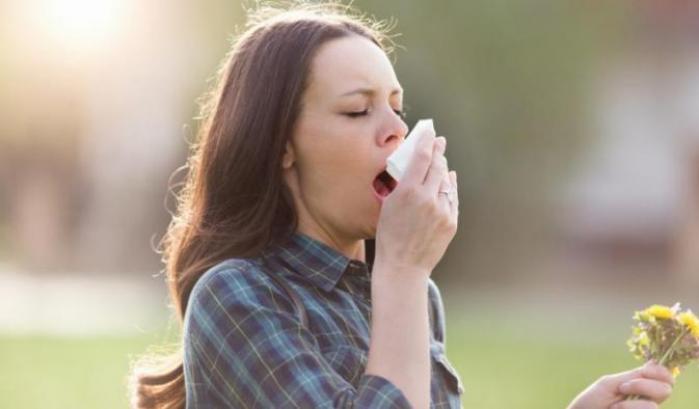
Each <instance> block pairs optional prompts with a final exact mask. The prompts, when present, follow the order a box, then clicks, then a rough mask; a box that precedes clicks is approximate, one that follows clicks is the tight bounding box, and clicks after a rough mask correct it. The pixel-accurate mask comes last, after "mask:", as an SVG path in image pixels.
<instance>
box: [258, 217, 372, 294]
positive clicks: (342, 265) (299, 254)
mask: <svg viewBox="0 0 699 409" xmlns="http://www.w3.org/2000/svg"><path fill="white" fill-rule="evenodd" d="M270 252H271V253H273V254H274V255H276V256H277V257H279V258H280V259H281V260H282V261H283V262H285V263H286V264H287V265H288V266H289V267H291V268H292V269H293V270H294V271H293V272H294V273H296V274H299V275H301V276H303V277H304V278H305V279H306V280H308V281H310V282H311V283H313V284H315V285H317V286H318V287H321V288H322V289H323V290H324V291H326V292H327V291H331V290H332V289H333V288H335V286H336V285H337V283H338V281H340V278H341V277H342V275H343V274H344V273H345V272H347V273H349V274H369V271H370V269H369V265H368V264H367V263H365V262H363V261H360V260H356V259H351V258H349V257H347V256H345V255H344V254H342V253H340V252H339V251H338V250H336V249H334V248H332V247H330V246H328V245H327V244H325V243H323V242H321V241H319V240H316V239H314V238H312V237H310V236H308V235H306V234H304V233H301V232H298V231H297V232H295V233H293V234H292V235H291V237H290V238H289V240H287V242H286V243H284V244H283V245H278V246H275V247H274V248H273V249H271V251H270Z"/></svg>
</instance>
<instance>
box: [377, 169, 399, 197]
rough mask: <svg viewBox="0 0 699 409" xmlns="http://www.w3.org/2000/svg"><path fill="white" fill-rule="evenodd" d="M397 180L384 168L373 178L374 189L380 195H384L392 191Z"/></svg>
mask: <svg viewBox="0 0 699 409" xmlns="http://www.w3.org/2000/svg"><path fill="white" fill-rule="evenodd" d="M397 185H398V182H396V180H395V179H393V178H392V177H391V175H389V174H388V172H386V171H385V170H384V171H382V172H381V173H379V174H378V175H377V176H376V177H375V178H374V190H375V191H376V193H377V194H378V195H379V196H381V197H386V196H388V195H390V194H391V192H393V189H395V188H396V186H397Z"/></svg>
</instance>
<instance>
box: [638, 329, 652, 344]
mask: <svg viewBox="0 0 699 409" xmlns="http://www.w3.org/2000/svg"><path fill="white" fill-rule="evenodd" d="M638 345H640V346H643V347H645V346H648V345H650V340H649V339H648V334H647V333H646V332H642V333H641V335H639V337H638Z"/></svg>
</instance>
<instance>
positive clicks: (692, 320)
mask: <svg viewBox="0 0 699 409" xmlns="http://www.w3.org/2000/svg"><path fill="white" fill-rule="evenodd" d="M677 319H678V320H679V321H680V322H681V323H682V324H684V325H685V326H686V327H687V328H689V331H690V332H691V333H692V335H694V337H696V338H699V318H697V316H696V315H694V313H692V311H689V310H687V311H686V312H683V313H681V314H680V315H678V316H677Z"/></svg>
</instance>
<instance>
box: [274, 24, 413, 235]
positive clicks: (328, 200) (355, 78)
mask: <svg viewBox="0 0 699 409" xmlns="http://www.w3.org/2000/svg"><path fill="white" fill-rule="evenodd" d="M402 109H403V95H402V90H401V87H400V84H399V83H398V79H397V78H396V74H395V72H394V71H393V66H392V65H391V62H390V61H389V59H388V57H387V55H386V54H385V53H384V52H383V50H381V49H380V48H379V47H378V46H377V45H376V44H374V43H373V42H371V41H370V40H368V39H366V38H364V37H360V36H349V37H343V38H340V39H335V40H331V41H329V42H327V43H325V44H323V45H322V46H321V47H320V48H319V49H318V52H317V53H316V55H315V57H314V59H313V61H312V63H311V71H310V76H309V84H308V88H307V89H306V91H305V93H304V95H303V97H302V109H301V114H300V117H299V119H298V122H297V123H296V127H295V130H294V134H293V135H292V138H291V140H290V142H289V143H288V144H287V151H286V154H285V156H284V160H283V168H284V178H285V181H286V183H287V184H288V186H289V187H290V189H291V191H292V194H293V195H294V200H295V205H296V209H297V211H298V216H299V226H300V229H305V230H306V231H312V232H315V233H317V234H320V235H321V236H324V237H326V238H328V239H331V240H333V241H345V242H346V241H356V240H360V239H366V238H373V237H374V236H375V234H376V225H377V222H378V217H379V213H380V209H381V203H382V200H383V197H385V196H386V195H387V194H388V193H390V190H391V189H390V188H391V187H394V186H388V188H389V189H387V188H386V184H382V183H380V182H378V179H377V176H378V175H379V174H380V173H382V171H384V170H385V169H386V158H387V157H388V156H389V155H390V154H391V152H393V151H394V150H395V149H396V148H397V147H398V145H399V144H400V143H401V142H402V141H403V140H404V138H405V135H406V134H407V132H408V127H407V125H406V124H405V122H403V120H402V118H401V116H400V115H399V113H400V111H402ZM375 179H377V180H375ZM388 184H389V185H390V182H389V183H388Z"/></svg>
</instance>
